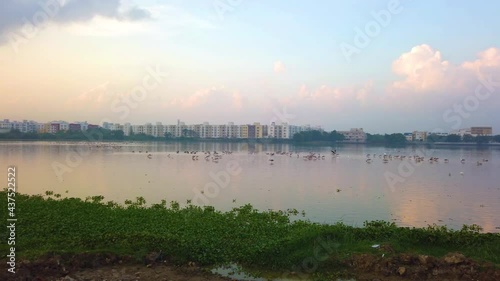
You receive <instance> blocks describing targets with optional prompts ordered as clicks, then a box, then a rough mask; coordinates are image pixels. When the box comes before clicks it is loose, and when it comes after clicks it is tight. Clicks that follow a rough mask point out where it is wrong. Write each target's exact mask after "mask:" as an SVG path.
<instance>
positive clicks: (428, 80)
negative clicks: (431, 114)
mask: <svg viewBox="0 0 500 281" xmlns="http://www.w3.org/2000/svg"><path fill="white" fill-rule="evenodd" d="M450 69H451V66H450V63H449V62H448V61H445V60H443V59H442V57H441V52H439V51H436V50H434V49H432V48H431V47H430V46H429V45H426V44H423V45H419V46H415V47H413V48H412V49H411V50H410V52H407V53H404V54H402V55H401V56H400V57H399V58H398V59H397V60H396V61H394V62H393V64H392V71H393V72H394V73H395V74H398V75H400V76H405V77H406V78H405V79H404V80H402V81H396V82H394V83H393V85H392V86H393V88H395V89H404V90H406V89H412V90H415V91H417V92H421V91H429V90H437V89H442V88H443V87H446V86H447V83H448V82H449V77H447V76H448V75H449V74H450Z"/></svg>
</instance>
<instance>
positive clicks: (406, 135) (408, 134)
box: [403, 133, 413, 141]
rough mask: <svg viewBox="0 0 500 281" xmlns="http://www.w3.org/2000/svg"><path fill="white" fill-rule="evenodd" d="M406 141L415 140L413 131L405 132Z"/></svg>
mask: <svg viewBox="0 0 500 281" xmlns="http://www.w3.org/2000/svg"><path fill="white" fill-rule="evenodd" d="M403 135H404V136H405V138H406V141H413V133H404V134H403Z"/></svg>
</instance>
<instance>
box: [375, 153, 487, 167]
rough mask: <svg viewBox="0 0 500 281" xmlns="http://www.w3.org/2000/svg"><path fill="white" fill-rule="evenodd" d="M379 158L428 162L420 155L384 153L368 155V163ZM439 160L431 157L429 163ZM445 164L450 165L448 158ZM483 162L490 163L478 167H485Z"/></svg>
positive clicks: (461, 161)
mask: <svg viewBox="0 0 500 281" xmlns="http://www.w3.org/2000/svg"><path fill="white" fill-rule="evenodd" d="M377 156H378V158H380V159H382V162H383V163H388V162H389V161H391V160H393V159H395V160H396V159H399V160H405V159H408V160H409V161H411V160H414V161H415V163H421V162H424V161H426V158H425V157H423V156H419V155H408V156H406V155H394V156H392V155H391V154H386V153H384V154H379V155H377V154H373V156H372V155H371V154H367V155H366V163H371V162H372V160H373V159H375V158H377ZM439 160H440V158H439V157H429V158H428V161H429V163H430V164H432V163H438V162H439ZM443 162H444V163H449V162H450V160H449V159H448V158H444V159H443ZM483 162H488V159H482V160H480V161H477V162H476V165H477V166H481V165H483ZM460 163H462V164H465V158H460Z"/></svg>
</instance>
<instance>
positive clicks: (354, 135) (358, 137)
mask: <svg viewBox="0 0 500 281" xmlns="http://www.w3.org/2000/svg"><path fill="white" fill-rule="evenodd" d="M338 133H340V134H342V135H344V137H345V141H350V142H365V141H366V133H365V132H364V131H363V128H353V129H351V130H349V131H339V132H338Z"/></svg>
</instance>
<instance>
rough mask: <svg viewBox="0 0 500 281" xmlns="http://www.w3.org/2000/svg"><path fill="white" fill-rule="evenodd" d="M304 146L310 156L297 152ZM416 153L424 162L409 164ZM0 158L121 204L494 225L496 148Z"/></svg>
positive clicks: (327, 219)
mask: <svg viewBox="0 0 500 281" xmlns="http://www.w3.org/2000/svg"><path fill="white" fill-rule="evenodd" d="M332 149H336V150H337V153H338V155H337V156H333V155H332V152H331V150H332ZM139 151H140V152H139ZM146 151H147V152H146ZM177 151H179V153H177ZM184 151H198V153H197V154H191V153H189V154H188V153H184ZM202 151H210V152H211V153H210V155H209V156H208V157H206V156H207V154H205V153H203V152H202ZM214 151H216V152H217V155H219V156H217V157H214ZM223 151H230V152H231V153H223ZM279 151H281V152H292V153H291V154H289V153H287V154H284V155H281V154H279V153H277V152H279ZM273 152H274V153H275V154H274V155H270V154H271V153H273ZM311 153H315V154H314V157H312V158H311V159H310V160H309V159H307V158H305V157H304V156H307V155H311ZM318 154H319V157H318ZM367 154H370V159H372V161H371V163H367ZM374 154H376V156H375V157H374ZM384 154H385V155H386V157H387V159H388V160H387V161H386V163H384V161H383V158H384V156H383V155H384ZM148 155H149V156H148ZM389 155H390V158H389ZM414 155H418V156H421V157H424V161H422V162H419V163H416V161H415V159H414V158H413V157H411V159H410V157H409V156H414ZM193 156H194V157H193ZM196 156H197V157H196ZM323 156H324V157H323ZM400 156H405V158H402V157H400ZM431 157H437V158H439V159H438V160H437V161H433V162H431V161H429V159H430V158H431ZM313 158H314V159H313ZM445 158H447V159H449V161H448V163H446V162H445V160H444V159H445ZM461 159H465V162H464V163H462V162H461V161H460V160H461ZM271 160H272V161H271ZM478 162H479V163H480V165H478ZM0 163H1V166H2V169H3V171H4V172H3V174H4V177H5V180H4V183H5V184H4V186H6V177H7V167H8V165H15V166H17V169H18V171H17V182H18V189H17V190H18V192H21V193H27V194H44V193H45V191H47V190H51V191H54V193H60V194H61V195H62V196H63V197H65V196H68V197H80V198H85V197H87V196H94V195H103V196H104V197H105V201H108V200H113V201H116V202H118V203H124V201H125V200H126V199H132V200H135V198H136V197H138V196H142V197H144V198H145V199H146V201H147V204H152V203H159V202H160V201H161V200H162V199H165V200H167V202H170V201H173V200H175V201H178V202H179V203H181V205H185V204H187V202H188V200H191V202H192V203H194V204H197V205H212V206H214V207H216V208H217V209H220V210H229V209H231V208H233V207H237V206H241V205H244V204H247V203H250V204H252V205H253V206H254V207H255V208H257V209H261V210H267V209H274V210H278V209H280V210H286V209H297V210H298V211H299V212H300V211H302V210H304V211H305V218H306V219H310V220H311V221H315V222H321V223H335V222H338V221H342V222H344V223H346V224H349V225H355V226H362V225H363V222H364V221H366V220H387V221H393V222H395V223H396V224H398V225H401V226H416V227H422V226H427V225H428V224H434V223H435V224H438V225H447V226H448V227H450V228H455V229H456V228H460V227H461V226H462V225H463V224H477V225H479V226H481V227H482V228H483V229H484V231H486V232H500V215H499V214H500V204H499V202H500V148H499V147H476V146H471V147H439V148H437V149H429V148H425V147H423V146H419V147H405V148H385V147H371V146H364V145H339V146H336V147H333V148H332V147H330V146H327V147H325V146H296V145H292V144H262V143H212V142H200V143H198V142H193V143H177V142H175V143H101V144H90V145H89V144H88V143H83V142H81V143H78V142H62V143H61V142H57V143H56V142H0ZM298 218H302V215H299V216H298Z"/></svg>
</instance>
